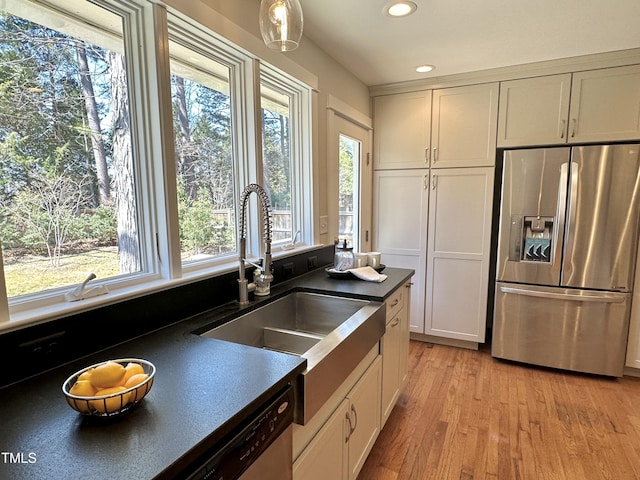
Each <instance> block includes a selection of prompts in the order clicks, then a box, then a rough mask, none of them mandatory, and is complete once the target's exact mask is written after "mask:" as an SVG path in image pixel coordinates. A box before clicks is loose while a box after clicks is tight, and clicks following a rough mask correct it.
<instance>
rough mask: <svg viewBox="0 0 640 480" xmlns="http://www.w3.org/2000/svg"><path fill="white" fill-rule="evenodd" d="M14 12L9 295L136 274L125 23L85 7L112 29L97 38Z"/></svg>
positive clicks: (2, 209) (10, 17) (2, 216)
mask: <svg viewBox="0 0 640 480" xmlns="http://www.w3.org/2000/svg"><path fill="white" fill-rule="evenodd" d="M10 5H11V9H12V11H11V12H8V11H4V12H1V13H0V84H1V85H2V86H1V87H0V168H1V169H2V175H0V238H1V239H2V249H3V255H4V275H5V280H6V287H7V295H8V296H9V297H20V296H24V295H31V294H35V293H41V292H43V291H47V290H51V289H55V288H56V287H61V286H65V285H69V284H74V283H78V282H80V281H82V280H84V278H85V277H86V275H87V273H88V272H93V273H95V275H96V276H97V277H99V278H101V279H104V278H109V277H114V276H119V275H125V274H132V273H137V272H140V271H141V269H142V268H143V258H142V255H141V243H140V237H139V234H140V229H139V227H138V213H139V212H138V208H137V201H136V198H137V194H136V181H135V175H136V169H135V168H134V159H133V156H132V148H131V141H132V138H131V129H130V125H131V120H130V105H129V89H128V84H129V81H128V79H127V68H126V62H125V60H126V59H125V57H124V55H123V52H124V51H125V48H124V44H123V38H122V19H121V17H119V16H118V15H116V14H114V13H112V12H110V11H107V10H105V9H103V8H100V7H98V6H95V5H91V4H87V9H88V12H87V13H88V14H89V15H91V16H92V17H95V18H100V19H101V22H102V24H103V26H104V28H105V30H104V31H100V30H98V29H92V30H91V31H90V30H88V29H83V28H71V25H70V24H69V22H68V21H67V19H65V18H64V17H61V16H56V15H54V14H53V13H50V14H49V15H45V14H43V12H42V11H41V10H39V9H38V10H36V9H34V8H33V7H30V4H28V3H20V2H14V3H13V4H10ZM54 25H55V28H54V27H53V26H54ZM107 31H108V33H107ZM114 33H115V34H116V35H115V36H114Z"/></svg>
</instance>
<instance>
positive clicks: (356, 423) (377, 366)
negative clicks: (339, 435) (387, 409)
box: [345, 357, 382, 480]
mask: <svg viewBox="0 0 640 480" xmlns="http://www.w3.org/2000/svg"><path fill="white" fill-rule="evenodd" d="M381 385H382V370H381V357H378V358H377V359H376V361H375V362H374V363H373V365H371V367H369V370H368V371H367V373H366V374H365V375H364V376H363V377H362V378H361V379H360V380H359V381H358V383H357V384H356V386H355V387H353V390H351V392H349V395H347V399H348V400H349V412H348V413H347V415H346V416H345V420H346V424H345V427H346V428H348V429H349V430H348V435H347V436H346V445H347V447H348V449H349V454H348V457H349V480H356V478H357V477H358V474H359V473H360V470H362V466H363V465H364V462H365V461H366V459H367V457H368V456H369V452H371V449H372V448H373V444H374V443H375V441H376V439H377V438H378V434H379V433H380V388H381Z"/></svg>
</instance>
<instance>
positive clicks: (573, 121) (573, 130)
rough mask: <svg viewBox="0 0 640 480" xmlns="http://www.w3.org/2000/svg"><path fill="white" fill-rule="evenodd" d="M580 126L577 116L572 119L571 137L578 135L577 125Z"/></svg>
mask: <svg viewBox="0 0 640 480" xmlns="http://www.w3.org/2000/svg"><path fill="white" fill-rule="evenodd" d="M577 126H578V120H577V119H576V118H572V119H571V138H573V137H575V136H576V127H577Z"/></svg>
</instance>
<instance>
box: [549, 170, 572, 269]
mask: <svg viewBox="0 0 640 480" xmlns="http://www.w3.org/2000/svg"><path fill="white" fill-rule="evenodd" d="M568 177H569V163H567V162H565V163H563V164H562V165H561V166H560V182H559V184H558V204H557V207H556V218H557V219H558V225H556V228H555V231H554V232H553V237H554V238H553V243H554V245H555V252H554V254H553V269H554V270H555V269H558V270H559V269H560V259H561V258H562V242H559V241H558V239H559V238H560V236H561V235H564V226H565V221H566V213H567V179H568Z"/></svg>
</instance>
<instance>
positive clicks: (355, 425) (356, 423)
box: [349, 403, 358, 436]
mask: <svg viewBox="0 0 640 480" xmlns="http://www.w3.org/2000/svg"><path fill="white" fill-rule="evenodd" d="M351 411H352V412H353V416H354V420H353V430H351V432H350V433H349V436H351V434H352V433H353V432H355V430H356V428H357V427H358V412H356V406H355V405H354V404H353V403H352V404H351Z"/></svg>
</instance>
